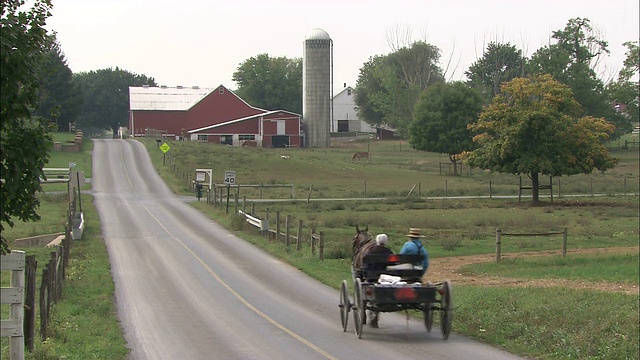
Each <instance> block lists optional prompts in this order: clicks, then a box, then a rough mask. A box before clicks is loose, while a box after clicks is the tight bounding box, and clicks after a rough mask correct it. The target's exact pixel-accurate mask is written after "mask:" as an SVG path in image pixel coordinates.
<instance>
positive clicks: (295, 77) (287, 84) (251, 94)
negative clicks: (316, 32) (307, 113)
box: [232, 54, 302, 114]
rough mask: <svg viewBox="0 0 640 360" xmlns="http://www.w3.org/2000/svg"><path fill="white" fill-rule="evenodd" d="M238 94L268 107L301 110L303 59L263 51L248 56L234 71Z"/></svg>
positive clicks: (255, 104)
mask: <svg viewBox="0 0 640 360" xmlns="http://www.w3.org/2000/svg"><path fill="white" fill-rule="evenodd" d="M232 80H233V81H235V82H236V84H237V85H238V89H237V90H236V94H237V95H238V96H240V97H241V98H242V99H243V100H245V101H246V102H248V103H249V104H251V105H252V106H256V107H259V108H263V109H267V110H286V111H291V112H294V113H296V114H302V59H300V58H295V59H288V58H286V57H277V58H272V57H270V56H269V55H268V54H260V55H258V56H256V57H251V58H249V59H247V60H245V61H244V62H243V63H242V64H240V66H238V69H237V70H236V71H235V72H234V73H233V77H232Z"/></svg>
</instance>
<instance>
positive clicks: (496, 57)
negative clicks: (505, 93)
mask: <svg viewBox="0 0 640 360" xmlns="http://www.w3.org/2000/svg"><path fill="white" fill-rule="evenodd" d="M526 63H527V59H526V58H525V57H524V56H523V55H522V50H518V49H516V47H515V46H513V45H511V44H509V43H506V44H500V43H497V42H490V43H489V45H487V48H486V49H485V51H484V54H483V56H482V58H480V59H478V60H477V61H476V62H474V63H473V64H471V66H470V67H469V70H467V71H465V73H464V74H465V75H466V76H467V78H468V79H469V82H468V85H469V86H471V87H472V88H474V89H477V90H479V91H480V92H481V93H482V94H483V96H484V99H485V103H489V102H491V99H492V98H493V97H494V96H495V95H497V94H499V93H500V86H501V85H502V83H505V82H507V81H510V80H512V79H514V78H517V77H524V76H525V75H526V73H525V65H526Z"/></svg>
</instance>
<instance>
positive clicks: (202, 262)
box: [143, 205, 338, 360]
mask: <svg viewBox="0 0 640 360" xmlns="http://www.w3.org/2000/svg"><path fill="white" fill-rule="evenodd" d="M143 206H144V205H143ZM144 208H145V210H147V212H148V213H149V215H151V217H152V218H153V219H154V220H155V221H156V222H157V223H158V225H159V226H160V227H161V228H162V229H163V230H164V231H166V232H167V234H169V236H171V238H172V239H173V240H175V241H176V242H177V243H178V244H180V245H181V246H182V247H183V248H184V249H185V250H187V251H188V252H189V253H190V254H191V255H192V256H193V257H194V258H195V259H196V260H198V262H199V263H200V264H201V265H202V266H203V267H204V268H205V269H206V270H207V271H208V272H209V274H211V276H213V277H214V278H215V279H216V280H217V281H218V282H219V283H220V284H221V285H222V286H224V287H225V288H226V289H227V290H228V291H229V292H230V293H231V294H232V295H233V296H235V297H236V298H237V299H238V300H240V302H242V303H243V304H244V305H245V306H246V307H248V308H249V309H251V310H253V312H255V313H256V314H258V315H259V316H260V317H262V318H263V319H265V320H267V321H268V322H270V323H271V324H273V325H274V326H275V327H277V328H278V329H280V330H282V331H284V332H285V333H287V334H289V335H290V336H291V337H293V338H294V339H296V340H298V341H300V342H301V343H303V344H305V345H306V346H308V347H310V348H311V349H313V350H315V351H316V352H317V353H319V354H321V355H322V356H324V357H326V358H327V359H331V360H338V358H336V357H334V356H332V355H331V354H329V353H327V352H326V351H324V350H322V349H321V348H319V347H318V346H316V345H314V344H313V343H311V342H310V341H309V340H307V339H305V338H303V337H302V336H300V335H298V334H296V333H295V332H293V331H292V330H290V329H288V328H286V327H285V326H284V325H282V324H280V323H279V322H277V321H275V320H274V319H272V318H271V317H269V316H268V315H267V314H265V313H263V312H262V311H260V310H259V309H258V308H256V307H255V306H253V305H252V304H251V303H249V301H247V300H246V299H245V298H243V297H242V295H240V294H238V293H237V292H236V291H235V290H233V288H231V286H229V284H227V283H226V282H225V281H224V280H222V278H220V276H218V274H216V273H215V272H214V271H213V270H212V269H211V268H210V267H209V266H208V265H207V264H206V263H205V262H204V260H202V258H200V257H199V256H198V255H197V254H196V253H194V252H193V251H192V250H191V249H190V248H189V247H188V246H187V245H186V244H185V243H183V242H182V241H181V240H180V239H178V238H176V237H175V236H173V234H172V233H171V232H170V231H169V229H167V228H166V227H165V226H164V225H163V224H162V223H161V222H160V221H159V220H158V218H156V217H155V216H154V215H153V214H152V213H151V211H149V209H148V208H147V207H146V206H144Z"/></svg>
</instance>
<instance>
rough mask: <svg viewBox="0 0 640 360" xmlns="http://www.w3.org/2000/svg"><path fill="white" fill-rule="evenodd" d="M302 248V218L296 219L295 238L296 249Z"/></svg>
mask: <svg viewBox="0 0 640 360" xmlns="http://www.w3.org/2000/svg"><path fill="white" fill-rule="evenodd" d="M301 249H302V220H298V233H297V239H296V250H301Z"/></svg>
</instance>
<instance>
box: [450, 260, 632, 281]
mask: <svg viewBox="0 0 640 360" xmlns="http://www.w3.org/2000/svg"><path fill="white" fill-rule="evenodd" d="M639 262H640V259H639V255H638V254H637V253H634V254H624V255H619V254H618V255H611V254H606V255H598V254H595V255H573V254H570V255H569V256H567V257H565V258H563V257H562V256H559V255H558V256H549V257H527V258H524V257H520V258H511V259H503V260H501V261H500V263H495V262H491V263H480V264H473V265H467V266H465V267H464V269H463V270H462V273H465V274H483V275H498V276H505V277H509V278H521V279H569V280H586V281H602V282H612V283H619V284H633V285H638V283H639V275H638V263H639Z"/></svg>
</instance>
